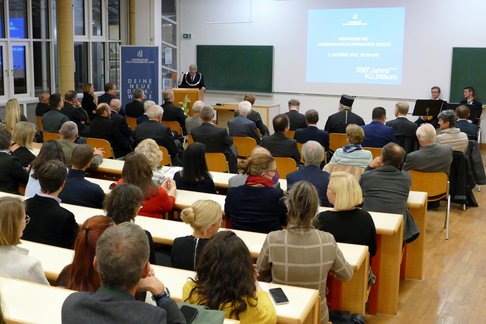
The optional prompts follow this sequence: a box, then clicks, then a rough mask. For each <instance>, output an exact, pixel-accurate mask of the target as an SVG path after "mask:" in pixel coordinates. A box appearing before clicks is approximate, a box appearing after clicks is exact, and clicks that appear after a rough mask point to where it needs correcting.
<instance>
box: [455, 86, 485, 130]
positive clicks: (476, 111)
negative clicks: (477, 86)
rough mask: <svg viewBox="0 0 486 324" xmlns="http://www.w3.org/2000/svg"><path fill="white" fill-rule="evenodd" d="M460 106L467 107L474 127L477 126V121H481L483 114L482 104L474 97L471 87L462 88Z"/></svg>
mask: <svg viewBox="0 0 486 324" xmlns="http://www.w3.org/2000/svg"><path fill="white" fill-rule="evenodd" d="M460 104H461V105H467V106H469V109H470V110H471V116H470V118H471V120H472V122H473V123H474V124H475V125H478V124H479V120H480V119H481V114H482V113H483V104H482V103H480V102H479V101H478V100H477V98H476V96H475V95H474V88H473V87H465V88H464V100H462V101H461V102H460Z"/></svg>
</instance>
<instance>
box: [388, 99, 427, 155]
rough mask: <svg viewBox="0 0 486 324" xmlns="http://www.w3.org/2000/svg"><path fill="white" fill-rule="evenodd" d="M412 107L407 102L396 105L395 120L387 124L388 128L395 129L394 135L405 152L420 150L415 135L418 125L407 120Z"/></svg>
mask: <svg viewBox="0 0 486 324" xmlns="http://www.w3.org/2000/svg"><path fill="white" fill-rule="evenodd" d="M409 108H410V106H409V104H408V103H406V102H398V103H397V104H396V105H395V117H396V118H395V119H394V120H390V121H388V122H387V123H386V125H387V126H391V127H392V128H393V135H395V139H396V142H397V144H399V145H400V146H401V147H403V149H404V150H405V152H406V153H407V154H408V153H410V152H413V151H416V150H418V146H419V144H418V139H417V136H416V135H415V133H416V132H417V128H418V125H417V124H416V123H414V122H412V121H410V120H408V119H407V114H408V110H409Z"/></svg>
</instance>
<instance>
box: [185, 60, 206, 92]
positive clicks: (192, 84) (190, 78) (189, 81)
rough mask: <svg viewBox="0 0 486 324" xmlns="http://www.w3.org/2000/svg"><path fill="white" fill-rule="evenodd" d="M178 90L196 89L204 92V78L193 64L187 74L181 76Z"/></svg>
mask: <svg viewBox="0 0 486 324" xmlns="http://www.w3.org/2000/svg"><path fill="white" fill-rule="evenodd" d="M179 88H198V89H200V90H201V91H206V87H205V85H204V77H203V75H202V74H201V73H199V72H197V66H196V65H195V64H191V65H189V72H188V73H183V74H182V80H181V83H180V84H179Z"/></svg>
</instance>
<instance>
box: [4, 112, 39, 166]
mask: <svg viewBox="0 0 486 324" xmlns="http://www.w3.org/2000/svg"><path fill="white" fill-rule="evenodd" d="M34 136H35V125H34V124H32V123H27V122H19V123H17V124H16V125H15V126H14V129H13V134H12V146H11V147H10V151H11V152H12V155H13V156H15V157H16V158H17V160H18V161H19V163H20V165H22V167H24V168H26V167H28V166H29V164H30V163H31V162H32V161H33V160H34V159H35V155H34V154H33V153H32V152H31V151H30V150H31V149H32V141H33V139H34Z"/></svg>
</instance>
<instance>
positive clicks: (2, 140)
mask: <svg viewBox="0 0 486 324" xmlns="http://www.w3.org/2000/svg"><path fill="white" fill-rule="evenodd" d="M11 144H12V135H11V134H10V132H9V131H8V130H6V129H5V128H2V129H0V191H3V192H9V193H13V194H18V193H19V192H18V189H19V184H20V183H21V184H27V181H28V180H29V174H28V172H27V171H26V170H25V169H24V168H23V167H22V165H21V164H20V162H19V161H18V160H17V158H16V157H15V156H13V155H11V154H10V145H11Z"/></svg>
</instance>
